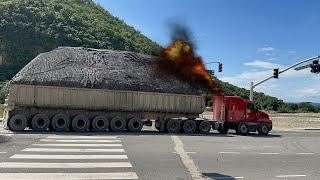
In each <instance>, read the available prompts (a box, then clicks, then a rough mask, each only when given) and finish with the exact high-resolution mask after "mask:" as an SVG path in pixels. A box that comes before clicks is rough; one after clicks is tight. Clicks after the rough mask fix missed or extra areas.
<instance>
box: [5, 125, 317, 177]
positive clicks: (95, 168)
mask: <svg viewBox="0 0 320 180" xmlns="http://www.w3.org/2000/svg"><path fill="white" fill-rule="evenodd" d="M319 135H320V131H318V130H313V131H304V130H301V131H295V132H280V131H279V132H271V134H270V135H269V136H258V135H250V136H238V135H236V134H234V133H232V132H231V133H230V134H228V135H220V134H218V133H216V132H212V133H210V134H209V135H197V134H195V135H184V134H163V133H158V132H157V131H156V130H153V129H144V131H143V132H141V133H138V134H135V133H83V134H79V133H49V132H45V133H35V132H32V131H27V132H24V133H12V132H10V131H6V130H3V129H2V128H1V127H0V142H1V143H0V179H46V180H49V179H172V180H176V179H178V180H182V179H259V180H260V179H308V180H309V179H315V180H316V179H319V177H320V163H319V162H320V156H319V154H320V136H319Z"/></svg>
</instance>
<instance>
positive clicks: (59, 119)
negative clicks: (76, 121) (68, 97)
mask: <svg viewBox="0 0 320 180" xmlns="http://www.w3.org/2000/svg"><path fill="white" fill-rule="evenodd" d="M69 125H70V118H69V116H67V115H66V114H62V113H61V114H56V115H55V116H53V118H52V121H51V127H52V129H53V130H54V131H57V132H64V131H67V130H68V128H69Z"/></svg>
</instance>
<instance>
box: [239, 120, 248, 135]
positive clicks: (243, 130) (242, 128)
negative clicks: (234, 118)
mask: <svg viewBox="0 0 320 180" xmlns="http://www.w3.org/2000/svg"><path fill="white" fill-rule="evenodd" d="M249 131H250V130H249V125H248V124H247V123H245V122H242V123H240V124H239V125H238V127H237V133H239V134H240V135H242V136H246V135H248V134H249Z"/></svg>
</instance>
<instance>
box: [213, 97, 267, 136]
mask: <svg viewBox="0 0 320 180" xmlns="http://www.w3.org/2000/svg"><path fill="white" fill-rule="evenodd" d="M214 102H215V103H214V108H215V109H214V112H215V119H216V120H217V121H218V122H220V124H221V125H220V127H219V128H218V131H219V132H220V133H223V134H225V133H227V132H228V130H229V129H235V130H236V132H237V134H240V135H247V134H249V133H250V132H258V133H259V134H260V135H267V134H268V133H269V132H270V131H271V129H272V121H271V119H270V117H269V115H268V114H267V113H265V112H262V111H260V110H259V109H258V108H257V107H256V106H255V103H254V102H253V101H249V100H246V99H243V98H241V97H239V96H217V97H215V98H214Z"/></svg>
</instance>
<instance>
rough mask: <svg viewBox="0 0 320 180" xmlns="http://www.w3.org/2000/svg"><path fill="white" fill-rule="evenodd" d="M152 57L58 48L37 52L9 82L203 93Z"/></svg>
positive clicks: (128, 53)
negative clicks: (164, 70) (161, 68)
mask: <svg viewBox="0 0 320 180" xmlns="http://www.w3.org/2000/svg"><path fill="white" fill-rule="evenodd" d="M156 59H157V58H155V57H154V56H150V55H144V54H139V53H134V52H128V51H113V50H97V49H90V48H82V47H60V48H57V49H55V50H52V51H50V52H47V53H43V54H40V55H38V56H37V57H36V58H35V59H33V60H32V61H31V62H30V63H29V64H27V65H26V66H25V67H24V68H23V69H22V70H21V71H20V72H18V73H17V74H16V76H14V77H13V79H12V80H11V82H10V84H27V85H45V86H63V87H80V88H96V89H113V90H130V91H147V92H161V93H176V94H194V95H199V94H201V93H202V91H201V90H200V88H199V87H195V86H193V85H191V84H190V83H188V82H184V81H181V80H179V79H177V78H176V77H174V76H173V75H168V74H164V73H161V72H160V71H157V70H156V68H155V67H154V66H153V64H154V63H153V62H154V61H155V60H156Z"/></svg>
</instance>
